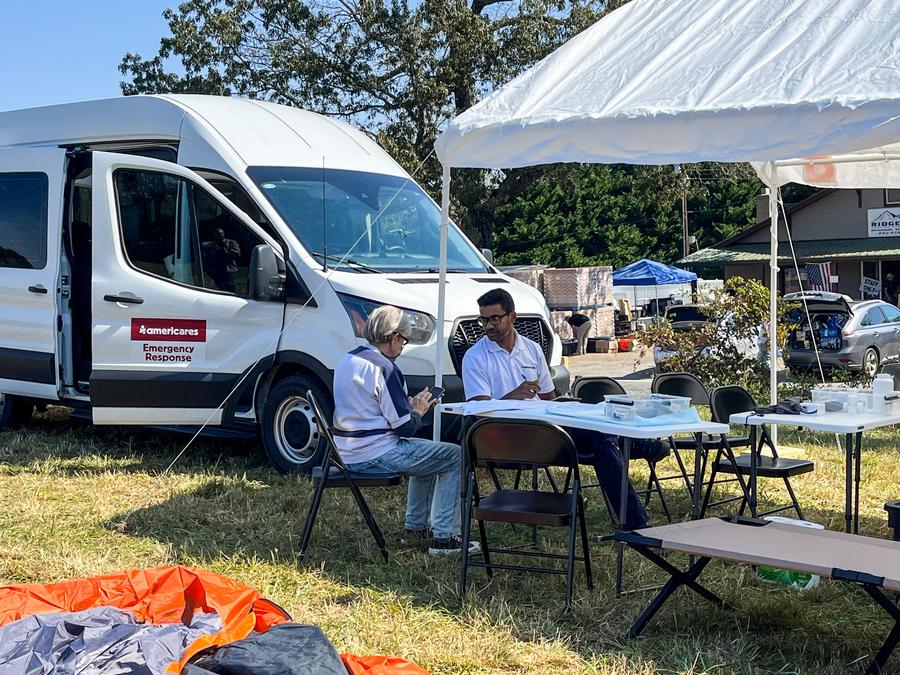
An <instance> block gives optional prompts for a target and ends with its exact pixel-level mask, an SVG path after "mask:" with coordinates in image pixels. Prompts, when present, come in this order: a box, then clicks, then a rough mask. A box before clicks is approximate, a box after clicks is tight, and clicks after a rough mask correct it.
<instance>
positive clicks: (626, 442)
mask: <svg viewBox="0 0 900 675" xmlns="http://www.w3.org/2000/svg"><path fill="white" fill-rule="evenodd" d="M630 462H631V439H630V438H628V437H627V436H625V437H624V438H623V439H622V484H621V489H620V492H619V499H620V501H619V519H618V520H619V522H618V523H616V529H618V530H621V529H622V528H623V527H624V526H625V522H626V520H627V517H628V514H627V511H626V509H627V508H628V469H629V466H628V465H629V463H630ZM616 545H617V546H618V550H617V551H616V597H617V598H619V597H622V576H623V573H624V569H623V568H624V560H625V544H623V543H622V542H618V543H617V544H616Z"/></svg>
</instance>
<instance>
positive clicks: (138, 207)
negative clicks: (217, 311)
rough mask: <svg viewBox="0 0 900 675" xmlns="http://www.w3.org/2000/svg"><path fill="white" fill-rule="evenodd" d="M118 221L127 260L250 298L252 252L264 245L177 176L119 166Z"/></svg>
mask: <svg viewBox="0 0 900 675" xmlns="http://www.w3.org/2000/svg"><path fill="white" fill-rule="evenodd" d="M114 181H115V186H116V198H117V201H118V206H119V222H120V227H121V231H122V242H123V245H124V247H125V253H126V255H127V256H128V259H129V261H130V262H131V264H132V265H133V266H134V267H136V268H138V269H140V270H143V271H145V272H148V273H149V274H153V275H155V276H158V277H162V278H163V279H168V280H171V281H175V282H178V283H181V284H186V285H188V286H194V287H196V288H203V289H207V290H212V291H222V292H225V293H232V294H234V295H237V296H239V297H242V298H247V297H249V269H250V255H251V253H252V252H253V249H254V247H256V246H258V245H260V244H263V243H265V242H264V241H263V240H262V239H261V238H260V237H258V236H257V235H256V234H255V233H253V232H251V231H250V230H249V229H247V228H246V227H245V226H244V224H243V223H242V222H241V221H240V220H238V219H237V218H236V217H235V216H234V215H233V214H232V213H231V212H230V211H228V210H226V209H224V208H223V207H222V206H221V204H219V202H217V201H216V200H215V199H214V198H213V197H212V196H211V195H209V194H208V193H207V192H206V191H205V190H204V189H203V188H201V187H200V186H198V185H196V184H194V183H192V182H191V181H188V180H185V179H184V178H181V177H180V176H175V175H172V174H167V173H160V172H155V171H141V170H136V169H119V170H117V171H116V172H115V174H114Z"/></svg>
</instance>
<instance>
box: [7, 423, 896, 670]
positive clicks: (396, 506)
mask: <svg viewBox="0 0 900 675" xmlns="http://www.w3.org/2000/svg"><path fill="white" fill-rule="evenodd" d="M187 439H188V437H187V436H179V435H172V434H165V433H156V432H152V431H145V430H132V429H124V428H102V427H91V426H89V425H86V424H83V423H81V422H75V421H71V420H69V419H68V417H67V416H66V414H65V413H64V412H63V411H61V410H60V409H54V408H51V409H50V410H49V411H48V412H47V413H44V414H42V415H38V416H36V417H35V419H34V420H33V421H32V422H31V424H30V425H29V426H28V427H27V428H25V429H22V430H16V431H10V432H5V433H2V434H0V581H2V582H4V583H18V582H52V581H59V580H63V579H67V578H72V577H80V576H88V575H94V574H99V573H103V572H109V571H113V570H118V569H122V568H128V567H150V566H157V565H168V564H175V563H178V564H183V565H193V566H199V567H204V568H207V569H210V570H213V571H216V572H219V573H222V574H226V575H228V576H231V577H234V578H235V579H238V580H239V581H242V582H244V583H246V584H249V585H252V586H255V587H257V588H259V589H260V590H261V591H262V593H263V595H264V596H266V597H268V598H270V599H272V600H274V601H275V602H277V603H279V604H280V605H281V606H283V607H284V608H285V609H287V611H288V612H290V614H291V615H292V616H293V618H294V620H295V621H300V622H308V623H316V624H319V625H321V626H322V628H323V629H324V630H325V632H326V634H327V635H328V636H329V637H330V638H331V640H332V641H333V642H334V643H335V645H336V646H337V647H338V649H339V650H345V651H351V652H356V653H359V654H375V653H386V654H393V655H397V656H402V657H405V658H408V659H411V660H413V661H415V662H417V663H418V664H420V665H421V666H423V667H425V668H427V669H430V670H431V671H432V672H434V673H603V674H613V673H615V674H620V673H629V674H635V675H636V674H643V673H732V672H740V673H817V674H822V675H825V674H834V675H837V674H839V673H841V674H842V673H847V672H859V671H861V669H862V666H863V665H864V664H865V663H866V662H868V660H869V659H870V658H871V656H872V655H873V653H874V651H875V650H876V649H877V648H878V647H879V646H880V645H881V643H882V642H883V640H884V638H885V636H886V634H887V631H888V630H890V627H891V626H890V623H889V621H888V620H887V617H886V614H885V613H884V612H883V611H882V610H881V609H879V608H877V607H875V606H874V604H873V603H872V602H871V600H869V599H868V596H866V595H865V594H864V593H863V592H862V591H861V590H860V589H858V588H854V587H849V586H847V585H844V584H838V583H831V582H827V581H826V582H823V584H822V585H821V586H820V587H819V588H818V589H816V590H814V591H812V592H808V593H801V592H799V591H791V590H785V589H782V588H779V587H773V586H771V585H768V584H765V583H763V582H760V581H758V580H757V578H756V576H755V573H754V571H753V570H752V569H751V568H748V567H742V566H737V565H725V564H722V563H717V562H713V563H711V564H710V566H709V567H708V568H707V571H706V572H705V573H704V576H703V577H702V580H705V583H706V584H707V585H708V586H709V587H710V588H711V589H712V590H713V591H715V592H716V593H718V594H720V595H721V596H722V597H723V598H724V599H725V600H727V601H728V602H730V603H732V604H733V605H735V606H736V607H737V608H738V611H718V610H715V609H714V608H713V607H712V606H711V605H709V604H707V603H705V602H703V603H702V604H701V601H700V600H699V599H698V596H696V595H695V594H693V593H690V592H689V591H686V590H681V591H679V592H678V594H677V595H676V596H675V598H674V599H672V600H670V601H669V603H668V604H667V605H666V606H665V607H664V608H663V610H662V611H661V612H660V614H659V615H658V616H657V617H656V618H655V619H654V620H653V621H652V622H651V624H650V625H649V626H648V628H647V630H646V631H645V634H644V636H643V637H641V638H640V639H638V640H634V641H625V640H624V639H623V636H624V634H625V631H626V629H627V628H628V626H629V625H630V624H631V621H632V620H633V619H634V618H635V617H636V615H637V614H638V613H639V612H640V611H641V609H643V607H644V605H645V604H646V602H647V601H649V596H648V595H647V594H638V595H631V596H626V597H625V598H623V599H620V600H616V599H615V598H614V594H613V573H614V559H615V558H614V549H613V547H612V546H611V545H609V544H602V543H600V542H598V541H596V538H595V537H592V538H594V543H593V545H592V550H591V554H592V556H593V557H594V576H595V584H596V585H595V590H594V591H593V592H590V591H588V590H587V589H586V588H585V586H584V575H583V573H582V572H579V573H578V574H577V575H576V590H575V606H574V611H573V613H572V615H570V616H563V615H562V613H561V606H562V601H563V598H564V593H565V589H564V584H565V581H564V578H563V577H548V576H545V575H524V574H514V573H510V572H503V571H499V572H497V573H496V574H495V576H494V580H493V581H492V582H490V583H489V582H488V580H487V577H486V576H485V575H484V571H483V570H477V569H476V570H473V572H472V574H471V576H470V580H471V581H470V593H469V595H468V597H467V600H466V602H465V604H464V605H463V606H462V607H460V605H459V603H458V601H457V598H456V582H457V577H458V572H459V569H458V563H457V561H456V559H433V558H429V557H428V556H427V555H425V553H424V551H423V550H421V549H418V550H417V549H411V548H403V547H401V546H399V543H398V539H399V536H400V533H401V531H402V524H403V520H402V512H403V509H404V505H405V490H404V489H403V488H397V489H387V490H384V489H382V490H378V491H377V492H373V493H370V494H371V495H372V496H371V497H370V504H371V506H372V508H373V510H374V511H375V514H376V517H377V518H378V520H379V522H380V523H381V525H382V527H383V528H384V530H385V533H386V536H387V537H388V542H389V546H390V547H391V552H392V555H391V561H390V563H389V564H384V563H383V562H382V561H381V557H380V554H379V552H378V550H377V548H376V547H375V546H374V544H373V543H372V541H371V539H370V537H369V534H368V531H367V530H366V528H365V526H364V525H363V523H362V520H361V518H360V516H359V513H358V511H356V508H355V505H354V504H353V502H352V500H351V499H350V497H349V495H348V494H345V493H343V491H328V492H326V495H325V499H324V500H323V505H322V511H321V513H320V516H319V521H318V523H317V526H316V531H315V532H314V534H313V541H312V545H311V547H310V554H309V556H308V557H307V559H306V560H305V561H304V562H303V563H301V562H299V561H298V560H297V557H296V554H295V550H294V548H295V544H296V542H297V540H298V538H299V534H300V528H301V527H302V524H303V519H304V517H305V515H306V509H307V506H308V503H309V498H310V495H311V493H312V489H311V486H310V484H309V483H308V482H307V481H306V480H305V479H303V478H301V477H285V476H280V475H278V474H276V473H275V472H274V471H272V470H270V469H269V468H267V466H266V465H265V463H264V461H263V460H262V459H261V457H260V451H259V450H258V449H257V448H256V447H254V446H248V445H242V444H234V443H224V442H218V441H209V440H203V441H199V442H197V443H196V444H195V445H194V446H193V447H191V449H189V450H188V452H187V453H186V454H185V455H184V456H183V457H182V458H181V459H180V460H179V461H178V462H177V464H176V465H175V467H174V469H173V470H172V471H171V472H170V473H168V474H166V475H162V472H163V470H164V469H165V468H166V466H168V464H169V462H170V461H171V460H172V459H173V458H174V457H175V455H176V454H177V453H178V451H179V450H180V449H181V447H182V446H183V445H184V443H186V441H187ZM897 439H898V437H897V435H896V432H894V431H891V430H887V431H881V432H872V433H869V434H867V435H866V437H865V438H864V444H865V448H864V454H863V484H862V488H861V497H862V511H861V528H862V531H863V532H864V533H867V534H872V535H875V536H879V537H886V536H887V527H886V518H885V516H886V514H885V513H884V511H883V510H882V506H883V503H884V502H885V501H886V500H887V499H894V498H900V486H898V480H897V477H898V476H900V451H898V447H900V443H898V442H897ZM782 442H786V443H790V444H791V445H799V446H802V447H803V448H804V450H805V452H806V453H807V454H808V456H810V457H812V458H813V459H814V460H815V461H816V471H815V473H813V474H808V475H806V476H802V477H800V478H799V479H797V480H796V481H795V482H794V485H795V488H796V490H797V492H798V495H799V498H800V502H801V504H802V505H803V506H804V508H805V510H806V517H807V518H808V519H810V520H813V521H816V522H819V523H822V524H824V525H825V526H826V527H828V528H830V529H843V494H844V487H843V485H844V483H843V480H844V479H843V476H844V474H843V467H844V464H843V455H842V454H841V453H840V452H839V451H838V450H837V448H836V446H835V441H834V437H833V436H828V435H824V434H820V435H813V434H810V433H802V434H795V433H787V434H785V433H782ZM667 464H668V462H667ZM671 464H672V465H673V466H674V462H671ZM644 468H645V467H643V466H639V463H638V462H635V465H634V475H635V478H636V480H637V479H638V478H639V477H640V476H642V475H644V474H642V473H641V471H642V470H643V469H644ZM671 468H672V467H666V469H671ZM671 472H672V471H671V470H663V471H661V474H665V473H671ZM677 485H678V483H677V482H676V481H668V482H667V488H668V490H669V492H668V498H669V502H670V505H672V506H674V507H675V510H676V512H677V513H680V514H684V513H686V512H687V510H688V503H687V498H686V495H685V494H684V490H683V488H682V489H681V490H679V489H678V488H677ZM760 485H761V498H762V500H763V501H769V500H775V501H778V502H779V503H780V501H781V499H782V498H783V496H784V492H783V489H779V488H778V487H777V486H776V485H775V484H774V483H773V482H771V481H766V480H761V481H760ZM588 498H589V505H588V518H589V521H588V527H589V528H590V531H591V533H592V535H593V534H602V533H604V532H606V531H608V530H609V528H610V523H609V520H608V518H607V516H606V513H605V508H604V507H603V501H602V499H601V497H600V495H599V493H597V492H596V491H589V494H588ZM653 507H655V509H654V508H653ZM651 509H652V512H653V513H654V514H655V517H656V518H657V520H659V518H660V515H659V514H660V512H661V511H660V509H659V505H658V503H654V504H653V505H651ZM492 532H493V533H494V534H495V535H496V537H497V538H499V539H503V540H506V541H507V542H509V541H511V540H512V539H513V538H514V537H515V536H516V535H514V534H512V533H511V531H510V530H509V528H507V527H497V528H495V529H492V530H491V529H489V533H488V534H489V537H490V536H491V533H492ZM541 535H542V544H543V545H544V546H546V547H548V548H550V547H562V546H564V543H563V542H564V534H563V533H562V532H552V531H549V530H548V531H546V532H542V533H541ZM518 536H519V538H521V539H523V540H527V539H528V538H529V536H530V535H529V534H528V533H527V532H525V531H521V532H520V533H519V535H518ZM626 570H627V582H626V583H627V584H628V585H629V587H635V586H637V585H647V584H651V583H653V582H654V580H656V579H659V578H660V575H659V574H657V572H656V570H655V568H654V567H653V566H652V565H650V564H649V563H643V561H642V560H641V559H639V558H638V557H637V556H636V554H633V553H632V554H630V555H628V556H627V565H626ZM889 672H900V654H896V655H895V656H894V658H893V660H892V661H891V662H890V663H889Z"/></svg>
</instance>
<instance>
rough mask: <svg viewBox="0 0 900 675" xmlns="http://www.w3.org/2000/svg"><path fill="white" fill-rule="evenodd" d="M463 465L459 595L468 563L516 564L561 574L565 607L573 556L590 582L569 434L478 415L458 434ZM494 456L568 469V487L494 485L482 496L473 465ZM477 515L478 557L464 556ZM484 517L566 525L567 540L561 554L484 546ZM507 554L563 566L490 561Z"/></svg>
mask: <svg viewBox="0 0 900 675" xmlns="http://www.w3.org/2000/svg"><path fill="white" fill-rule="evenodd" d="M463 452H464V453H465V456H466V459H467V465H466V500H465V517H464V519H463V535H462V536H463V545H462V550H463V555H462V563H461V569H460V581H459V596H460V600H462V598H464V597H465V593H466V581H467V578H468V572H469V567H484V568H486V570H487V574H488V577H492V576H493V571H494V569H506V570H522V571H526V572H540V573H546V574H565V575H566V604H565V607H566V611H568V610H569V609H571V606H572V587H573V583H574V573H575V561H581V560H583V561H584V566H585V574H586V576H587V586H588V588H590V589H592V588H593V587H594V582H593V577H592V575H591V558H590V549H589V547H588V537H587V525H586V524H585V520H584V498H583V496H582V494H581V477H580V474H579V472H578V457H577V456H576V453H575V445H574V443H572V439H571V438H570V437H569V435H568V434H567V433H566V432H565V431H563V430H562V429H561V428H560V427H558V426H556V425H553V424H548V423H546V422H531V421H519V420H494V419H484V420H480V421H479V422H476V423H475V424H474V425H472V427H471V428H470V429H469V431H468V432H467V433H466V436H465V438H464V439H463ZM487 462H498V463H503V464H504V465H515V464H518V465H520V466H521V468H522V469H530V468H531V467H532V466H538V467H547V468H550V467H561V468H565V469H571V470H572V472H573V476H574V478H573V481H572V491H571V492H570V493H560V492H546V491H539V490H502V489H496V490H495V491H494V492H492V493H491V494H489V495H485V496H482V494H481V492H480V490H479V487H478V479H477V476H476V472H475V467H476V466H478V465H480V464H483V463H487ZM473 517H474V518H475V520H477V521H478V533H479V537H480V539H481V553H482V560H472V559H471V558H470V556H469V541H470V539H471V526H472V518H473ZM485 522H504V523H522V524H528V525H535V526H537V525H546V526H551V527H568V528H569V545H568V553H567V554H566V555H563V554H559V553H548V552H544V551H532V550H523V549H518V548H516V549H509V548H497V549H490V548H489V547H488V542H487V535H486V532H485V527H484V524H485ZM577 529H580V530H581V547H582V552H583V555H582V556H576V555H575V539H576V530H577ZM497 554H510V555H522V556H532V557H539V558H551V559H557V560H565V561H566V568H565V570H560V569H558V568H554V567H533V566H530V565H512V564H506V563H498V562H492V561H491V556H492V555H497Z"/></svg>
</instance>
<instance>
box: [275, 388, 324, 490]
mask: <svg viewBox="0 0 900 675" xmlns="http://www.w3.org/2000/svg"><path fill="white" fill-rule="evenodd" d="M310 390H312V392H313V395H314V396H315V397H316V400H317V401H318V402H319V405H320V406H322V408H324V411H323V412H324V413H325V414H326V415H327V416H328V417H329V418H330V417H331V415H332V414H333V413H334V404H333V403H332V400H331V395H330V394H329V393H328V391H327V390H325V388H324V387H323V386H322V384H321V382H319V380H317V379H316V378H314V377H312V376H310V375H290V376H288V377H286V378H284V379H283V380H281V381H279V382H277V383H276V384H275V386H273V387H272V389H271V390H269V394H268V396H266V402H265V405H264V407H263V414H262V429H261V436H262V444H263V448H264V449H265V451H266V456H267V457H268V458H269V463H271V465H272V466H273V467H275V469H277V470H278V471H279V472H281V473H297V472H299V471H302V472H303V473H309V472H310V471H312V468H313V467H314V466H316V464H317V463H318V462H319V460H320V459H321V457H322V453H323V452H324V451H325V439H324V438H320V437H319V431H318V429H317V428H316V419H315V415H314V414H313V409H312V406H311V405H310V404H309V401H307V400H306V392H308V391H310ZM329 422H330V419H329Z"/></svg>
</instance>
